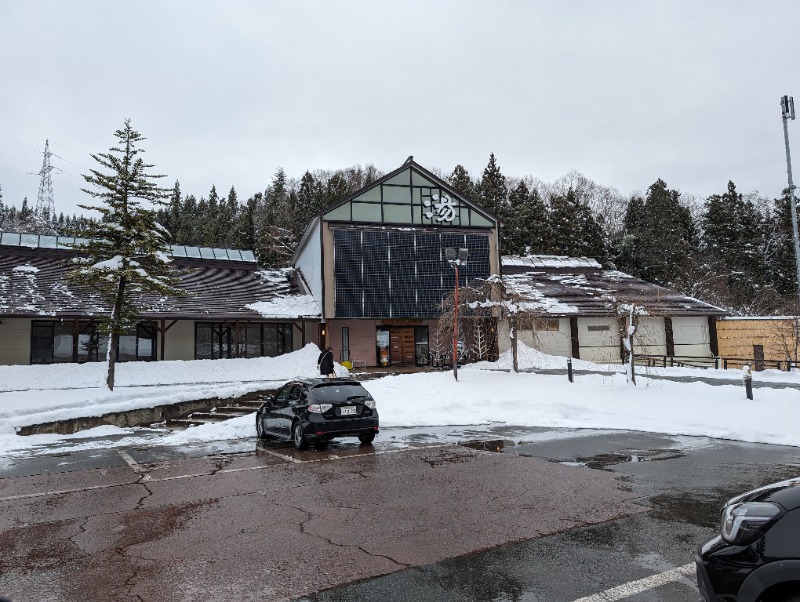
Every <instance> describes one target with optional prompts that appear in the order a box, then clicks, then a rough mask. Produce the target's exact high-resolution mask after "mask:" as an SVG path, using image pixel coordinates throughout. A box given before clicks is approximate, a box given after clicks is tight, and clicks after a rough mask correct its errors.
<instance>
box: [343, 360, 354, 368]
mask: <svg viewBox="0 0 800 602" xmlns="http://www.w3.org/2000/svg"><path fill="white" fill-rule="evenodd" d="M342 366H344V367H345V368H347V369H348V370H352V369H353V362H348V361H347V360H345V361H343V362H342Z"/></svg>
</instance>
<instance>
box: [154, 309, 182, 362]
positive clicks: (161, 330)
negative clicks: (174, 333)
mask: <svg viewBox="0 0 800 602" xmlns="http://www.w3.org/2000/svg"><path fill="white" fill-rule="evenodd" d="M177 322H178V321H177V320H173V321H172V322H171V323H170V325H169V326H165V323H166V320H163V319H162V320H161V324H160V325H159V326H157V330H158V334H159V338H160V343H161V357H160V358H158V359H160V360H162V361H163V360H164V345H165V342H166V338H167V331H168V330H169V329H170V328H172V327H173V326H175V324H176V323H177Z"/></svg>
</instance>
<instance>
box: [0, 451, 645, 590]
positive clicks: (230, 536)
mask: <svg viewBox="0 0 800 602" xmlns="http://www.w3.org/2000/svg"><path fill="white" fill-rule="evenodd" d="M115 454H116V455H117V456H118V461H114V462H112V461H109V460H108V457H113V456H114V455H115ZM100 456H103V454H100ZM96 466H97V467H89V465H88V464H81V463H78V464H77V465H76V466H75V469H74V470H62V471H55V472H54V471H46V472H45V471H40V472H38V473H37V472H36V471H33V472H31V471H28V472H25V471H21V470H20V469H19V466H18V467H17V469H16V471H15V476H10V475H9V474H6V476H5V477H4V478H2V479H0V594H2V595H5V596H8V597H9V598H11V599H12V600H14V601H18V602H24V601H28V600H30V601H37V602H38V601H45V600H117V599H119V600H123V599H124V600H131V599H142V600H153V601H159V600H170V601H173V600H197V599H209V600H211V599H214V600H255V599H259V600H264V599H267V600H284V599H294V598H299V597H302V596H306V595H311V594H313V593H315V592H319V591H320V590H326V589H331V588H336V587H337V586H341V585H342V584H346V583H351V582H354V581H359V580H366V579H370V578H374V577H376V576H381V575H387V574H391V573H395V572H408V570H409V569H412V570H413V569H418V568H421V567H429V566H434V565H436V564H437V563H440V562H442V561H446V560H447V559H451V558H454V557H469V556H470V555H474V554H476V553H480V552H483V551H486V550H492V549H496V548H497V547H498V546H506V545H508V544H512V543H515V542H524V541H527V540H530V539H536V538H541V537H545V536H548V535H553V534H558V533H563V532H568V531H570V530H572V529H575V528H585V527H587V526H589V525H602V524H605V523H607V522H609V521H616V520H620V519H623V518H625V517H631V516H635V515H637V514H640V513H643V512H645V511H646V508H644V507H643V506H642V505H641V504H637V503H633V498H634V497H636V494H634V493H632V492H631V490H630V488H629V487H627V486H626V485H625V483H623V482H621V481H620V480H618V479H617V478H615V475H614V474H612V473H610V472H604V471H597V470H587V469H585V468H584V467H581V466H569V465H565V464H560V463H555V462H550V461H547V460H543V459H539V458H534V457H526V456H525V455H522V454H498V453H493V452H491V451H483V450H479V449H472V448H469V447H464V446H459V445H452V444H443V445H438V446H428V447H403V448H397V447H390V446H385V447H382V446H381V445H380V444H378V445H376V446H375V447H372V446H358V445H351V446H340V447H333V448H332V449H330V450H328V451H326V452H316V451H308V452H297V451H295V450H293V449H291V448H288V447H286V446H272V445H267V446H259V447H258V448H257V449H256V450H255V451H251V452H246V453H235V454H223V455H215V456H201V457H188V458H171V459H166V460H161V461H155V462H153V461H152V455H151V454H150V452H149V451H148V450H136V449H133V450H121V451H117V452H113V453H109V454H106V457H100V458H98V459H97V464H96ZM23 473H24V476H22V474H23Z"/></svg>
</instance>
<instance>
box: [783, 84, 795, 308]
mask: <svg viewBox="0 0 800 602" xmlns="http://www.w3.org/2000/svg"><path fill="white" fill-rule="evenodd" d="M781 118H782V119H783V141H784V144H785V145H786V173H787V174H788V176H789V213H790V214H791V216H792V238H793V240H794V262H795V268H796V270H797V295H798V301H800V238H798V236H797V207H795V205H794V183H793V182H792V155H791V153H790V152H789V127H788V125H787V121H788V120H789V119H794V98H793V97H792V96H784V97H782V98H781Z"/></svg>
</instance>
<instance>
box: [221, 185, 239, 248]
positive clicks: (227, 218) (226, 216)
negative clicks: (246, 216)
mask: <svg viewBox="0 0 800 602" xmlns="http://www.w3.org/2000/svg"><path fill="white" fill-rule="evenodd" d="M238 211H239V201H238V200H237V198H236V189H235V188H234V187H233V186H231V190H230V192H229V193H228V196H227V197H225V198H223V199H221V200H220V203H219V215H218V217H217V245H218V246H220V247H224V248H233V245H231V238H232V233H233V227H234V223H235V221H236V213H237V212H238Z"/></svg>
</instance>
